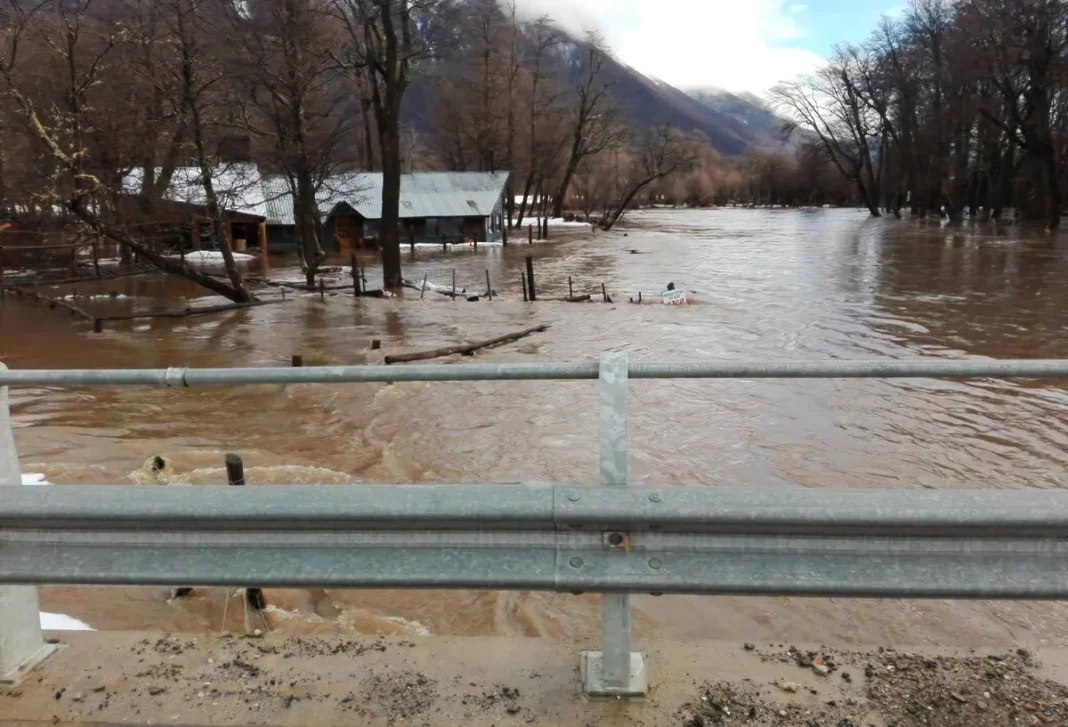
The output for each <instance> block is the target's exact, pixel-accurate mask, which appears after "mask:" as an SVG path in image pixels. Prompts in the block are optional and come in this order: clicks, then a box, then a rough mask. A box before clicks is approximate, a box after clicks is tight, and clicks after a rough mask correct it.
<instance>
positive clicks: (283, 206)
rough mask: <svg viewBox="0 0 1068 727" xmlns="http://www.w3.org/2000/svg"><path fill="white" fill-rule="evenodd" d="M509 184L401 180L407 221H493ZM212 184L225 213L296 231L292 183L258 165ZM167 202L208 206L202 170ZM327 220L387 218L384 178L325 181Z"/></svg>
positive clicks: (467, 175)
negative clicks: (345, 211)
mask: <svg viewBox="0 0 1068 727" xmlns="http://www.w3.org/2000/svg"><path fill="white" fill-rule="evenodd" d="M507 181H508V173H507V172H417V173H414V174H404V175H401V204H400V216H401V219H412V218H423V217H489V216H491V215H492V214H493V212H494V210H495V209H496V207H497V203H498V201H499V200H500V199H501V196H502V195H503V193H504V186H505V184H506V183H507ZM212 183H213V185H214V187H215V192H216V194H217V195H218V197H219V205H220V206H221V207H222V208H223V209H227V210H234V211H240V212H246V213H248V214H253V215H258V216H262V217H266V218H267V223H268V224H272V225H292V224H294V218H293V201H292V195H291V193H290V189H289V184H288V182H287V181H286V180H285V179H284V178H282V177H278V176H266V175H264V174H262V173H261V172H260V170H259V169H258V168H257V167H256V166H255V165H253V164H225V165H220V166H218V167H216V168H215V170H214V171H213V172H212ZM123 187H124V189H125V191H126V192H128V193H130V194H139V193H140V192H141V188H142V172H141V170H140V169H135V170H133V171H131V172H130V173H129V174H127V175H126V177H125V178H124V180H123ZM166 196H167V198H168V199H172V200H175V201H180V202H187V203H190V204H201V205H202V204H204V203H205V201H206V200H205V196H204V187H203V183H202V179H201V174H200V170H199V169H198V168H196V167H179V168H178V169H175V170H174V176H173V178H172V180H171V185H170V187H169V188H168V190H167V195H166ZM316 201H317V202H318V204H319V212H320V214H322V215H323V216H324V217H326V216H327V215H329V214H330V212H331V211H332V210H334V209H335V208H337V207H338V206H339V205H341V204H346V205H348V206H349V207H351V208H352V209H353V210H354V211H356V212H357V213H359V214H360V215H361V216H362V217H364V218H365V219H368V220H377V219H381V217H382V174H381V173H378V172H359V173H352V174H337V175H333V176H331V177H328V178H327V179H325V180H323V184H322V186H321V187H320V189H319V192H318V194H316Z"/></svg>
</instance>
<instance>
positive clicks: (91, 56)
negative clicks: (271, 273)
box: [0, 0, 250, 301]
mask: <svg viewBox="0 0 1068 727" xmlns="http://www.w3.org/2000/svg"><path fill="white" fill-rule="evenodd" d="M92 5H93V0H80V2H79V3H78V5H77V7H73V8H72V7H70V4H69V3H64V2H63V1H62V0H43V1H42V2H40V3H38V4H36V5H34V6H33V7H30V8H26V7H24V6H23V4H22V3H20V2H19V1H18V0H9V8H10V13H9V24H8V26H7V32H6V33H5V34H4V37H3V40H4V42H5V44H6V48H5V49H4V51H5V52H4V53H3V56H2V58H0V77H2V78H3V81H4V83H5V85H6V90H7V95H8V97H9V98H10V99H11V100H12V101H13V102H14V104H15V106H16V107H17V108H18V110H19V112H20V113H21V116H22V118H23V121H24V123H25V131H26V133H27V134H28V135H29V137H30V138H32V139H33V140H35V141H36V142H37V143H38V144H39V145H40V150H41V153H42V158H43V159H46V160H47V164H48V165H49V166H50V167H51V168H53V169H54V173H53V174H52V175H50V177H49V180H48V185H47V186H46V187H45V188H43V189H41V190H40V191H39V192H38V196H39V198H40V199H41V200H42V202H43V204H44V205H45V206H46V207H47V208H48V209H51V208H52V206H53V205H61V206H62V207H63V208H64V209H65V210H66V211H67V212H69V213H70V214H71V215H72V216H73V218H74V220H75V221H76V222H77V223H79V224H80V225H81V226H82V231H84V232H88V233H89V234H91V235H93V236H104V237H107V238H109V239H111V240H114V241H115V242H117V243H119V244H120V245H121V246H123V247H126V248H129V249H130V250H131V251H133V252H135V253H136V254H138V255H140V256H141V257H143V258H144V259H145V260H147V261H149V262H151V263H152V264H154V265H156V266H157V267H158V268H160V269H162V270H164V271H166V272H169V273H173V274H177V275H181V276H183V277H186V278H188V279H190V280H193V281H195V282H197V283H199V284H200V285H202V286H204V287H205V288H207V289H209V290H211V291H213V292H215V293H218V294H220V295H223V296H226V297H228V298H230V299H231V300H234V301H246V300H249V298H250V297H249V296H248V293H247V291H244V290H243V286H242V287H241V288H239V287H235V286H232V285H227V284H226V283H224V282H222V281H220V280H217V279H215V278H213V277H211V276H209V275H205V274H204V273H202V272H200V271H199V270H196V269H195V268H192V267H190V266H187V265H185V264H184V263H182V262H179V261H176V260H171V259H170V258H167V257H165V256H163V255H161V254H159V253H158V252H157V251H156V250H154V249H152V248H151V246H149V245H147V244H145V243H144V242H142V241H140V240H138V239H136V238H135V237H134V236H132V235H131V234H129V233H128V232H127V231H126V230H125V229H124V228H123V227H122V226H120V225H117V224H115V223H114V222H109V221H108V219H116V218H117V217H118V210H117V209H115V208H114V207H113V206H112V205H113V200H114V199H115V195H114V193H113V191H111V190H108V189H107V187H106V186H105V185H104V184H103V183H102V182H101V180H100V179H99V176H98V175H96V174H93V173H91V171H89V170H88V169H87V165H86V160H87V159H89V158H90V157H91V154H90V148H89V145H90V142H91V141H92V139H91V137H92V135H93V130H92V125H91V124H89V123H88V120H89V119H90V110H91V108H92V104H91V102H90V99H91V95H92V94H93V93H94V92H98V91H99V90H100V88H101V87H102V86H104V85H106V84H105V77H106V74H105V71H106V70H107V67H108V66H107V64H108V61H109V60H110V59H111V58H112V55H113V52H114V49H115V46H116V44H117V43H118V42H120V40H121V31H122V29H121V28H120V27H118V26H117V24H111V23H108V22H99V21H96V20H94V19H92V18H89V17H88V12H89V10H90V8H91V6H92ZM31 29H34V30H36V31H37V33H39V37H40V38H41V39H42V41H43V43H42V45H43V47H44V48H46V49H48V50H49V51H50V52H51V53H52V56H51V58H45V59H34V60H35V61H38V60H44V61H45V62H50V61H52V60H59V61H60V62H61V64H60V65H61V67H62V68H63V69H64V72H63V76H62V77H63V78H64V82H63V93H61V94H59V95H60V97H61V98H62V101H61V102H59V103H55V101H54V99H51V98H49V97H48V96H47V95H45V96H43V97H40V98H36V97H35V95H34V93H33V92H31V91H30V90H29V88H30V84H24V81H25V80H26V79H25V76H24V74H25V69H23V68H21V67H20V65H19V62H20V60H21V56H20V52H21V50H22V47H23V45H24V44H25V41H26V38H27V35H28V33H29V31H30V30H31ZM42 103H43V104H48V105H49V106H50V108H48V109H47V110H45V111H42V108H41V106H42Z"/></svg>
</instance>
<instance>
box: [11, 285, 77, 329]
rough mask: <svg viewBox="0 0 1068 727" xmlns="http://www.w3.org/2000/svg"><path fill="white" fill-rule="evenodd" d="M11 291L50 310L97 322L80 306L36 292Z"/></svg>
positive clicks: (16, 289)
mask: <svg viewBox="0 0 1068 727" xmlns="http://www.w3.org/2000/svg"><path fill="white" fill-rule="evenodd" d="M9 290H12V291H14V292H15V293H17V294H18V295H19V297H21V296H23V295H25V296H26V297H28V298H33V299H34V300H39V301H41V302H43V303H46V304H47V305H48V307H49V308H53V309H54V308H62V309H63V310H66V311H69V312H70V314H71V315H72V316H79V317H81V318H84V319H85V320H87V321H90V322H95V320H96V319H95V318H94V317H93V316H92V315H90V314H89V313H87V312H86V311H85V310H83V309H82V308H79V307H78V306H76V305H74V304H72V303H68V302H66V301H65V300H60V299H59V298H49V297H48V296H47V295H42V294H41V293H38V292H37V291H36V290H22V289H21V288H10V289H9Z"/></svg>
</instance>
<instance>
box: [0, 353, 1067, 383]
mask: <svg viewBox="0 0 1068 727" xmlns="http://www.w3.org/2000/svg"><path fill="white" fill-rule="evenodd" d="M599 376H600V365H599V364H598V363H597V362H588V363H540V364H464V365H448V364H417V365H413V366H310V367H306V368H232V369H196V368H168V369H48V370H27V371H10V370H0V386H168V387H179V388H180V387H193V386H237V385H249V384H341V383H392V382H403V381H547V380H557V381H563V380H583V379H596V378H598V377H599ZM628 377H629V378H631V379H858V378H878V379H904V378H909V379H917V378H927V379H966V378H1068V360H1062V359H1054V360H1042V359H1034V360H1030V359H1024V360H1006V361H996V360H989V361H983V360H967V361H937V360H935V361H932V360H921V361H783V362H776V363H769V362H766V361H706V362H698V363H674V364H650V363H632V364H630V365H629V367H628Z"/></svg>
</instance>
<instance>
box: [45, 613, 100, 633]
mask: <svg viewBox="0 0 1068 727" xmlns="http://www.w3.org/2000/svg"><path fill="white" fill-rule="evenodd" d="M40 614H41V628H42V629H44V630H46V631H96V629H94V628H93V627H92V626H90V625H89V624H87V623H85V622H84V621H79V620H78V619H76V618H73V617H71V616H68V615H66V614H64V613H48V612H46V611H41V612H40Z"/></svg>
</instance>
